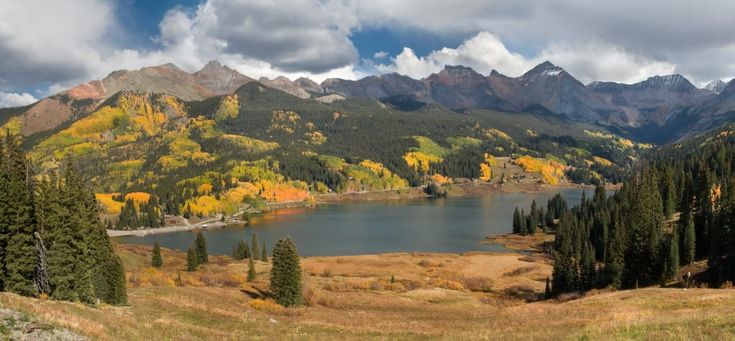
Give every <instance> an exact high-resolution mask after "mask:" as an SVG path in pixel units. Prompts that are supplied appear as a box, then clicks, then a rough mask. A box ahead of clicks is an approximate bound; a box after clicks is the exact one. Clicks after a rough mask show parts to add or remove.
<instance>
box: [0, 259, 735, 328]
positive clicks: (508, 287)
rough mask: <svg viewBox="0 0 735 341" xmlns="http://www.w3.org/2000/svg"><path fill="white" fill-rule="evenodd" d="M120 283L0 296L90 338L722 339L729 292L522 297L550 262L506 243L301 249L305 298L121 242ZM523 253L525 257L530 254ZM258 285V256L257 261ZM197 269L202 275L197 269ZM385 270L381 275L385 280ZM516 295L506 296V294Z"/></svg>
mask: <svg viewBox="0 0 735 341" xmlns="http://www.w3.org/2000/svg"><path fill="white" fill-rule="evenodd" d="M118 250H119V253H120V255H121V256H122V257H123V259H124V261H125V263H126V266H127V270H128V271H129V274H128V275H129V278H130V280H131V281H133V279H134V278H136V276H138V278H143V277H145V276H149V277H148V280H147V281H143V280H141V282H140V283H138V284H134V283H132V282H131V285H130V288H129V296H130V305H129V306H127V307H111V306H101V307H96V308H95V307H88V306H84V305H81V304H76V303H68V302H56V301H48V300H37V299H30V298H24V297H19V296H16V295H12V294H7V293H3V294H0V306H3V307H8V308H11V309H17V310H21V311H25V312H29V313H32V314H34V315H36V316H37V317H38V318H39V319H41V320H43V321H47V322H49V323H52V324H54V325H57V326H59V327H64V328H69V329H71V330H74V331H77V332H79V333H82V334H85V335H88V336H90V337H92V338H94V339H101V340H141V339H146V340H168V339H176V340H201V339H210V340H243V339H269V340H270V339H278V340H292V339H298V340H304V339H306V340H345V339H367V338H375V339H421V340H423V339H457V340H483V339H510V340H554V339H589V340H599V339H602V340H617V339H647V340H648V339H652V340H659V339H665V340H677V339H681V340H690V339H731V338H734V337H735V292H733V291H732V290H723V289H690V290H682V289H641V290H636V291H620V292H606V291H598V292H595V293H593V294H588V295H587V296H585V297H582V298H579V299H576V300H570V301H564V302H562V301H556V300H553V301H540V302H534V303H524V299H527V298H528V293H529V292H530V293H531V294H532V295H537V294H539V293H541V292H542V291H543V288H544V281H545V279H546V277H547V276H548V275H549V273H550V271H551V270H550V265H548V264H547V263H546V262H544V261H542V260H539V259H536V258H535V257H530V258H529V257H525V256H522V255H518V254H487V253H470V254H464V255H461V256H460V255H456V254H410V253H400V254H385V255H366V256H349V257H348V256H344V257H313V258H306V259H303V260H302V265H303V268H304V272H305V293H304V296H305V301H306V303H307V304H306V306H305V307H302V308H297V309H282V308H279V307H278V306H277V305H274V304H273V302H272V301H269V300H260V299H256V300H254V299H251V298H249V297H248V296H247V295H245V294H244V293H243V292H242V291H241V290H240V289H242V288H247V287H248V286H250V284H249V283H245V282H239V281H235V283H234V284H227V283H226V281H225V278H227V276H230V275H233V274H238V273H239V274H245V273H246V272H245V270H246V267H245V266H244V264H243V262H233V261H232V260H230V259H229V258H227V257H211V258H210V264H209V265H206V266H205V267H203V268H202V269H200V270H199V271H197V272H196V273H193V274H189V273H186V272H185V271H182V272H181V273H182V275H183V276H186V277H185V278H189V277H191V278H190V279H191V280H189V279H186V280H182V281H181V282H182V283H181V284H176V283H175V285H173V286H172V285H170V283H169V282H168V281H167V280H162V281H159V279H156V280H152V279H151V278H159V277H161V278H164V279H170V278H174V281H175V282H176V279H175V277H176V274H177V273H178V271H179V270H181V269H183V266H184V262H183V260H184V254H183V253H179V252H172V251H170V250H165V249H164V250H162V251H163V257H164V264H165V265H164V267H163V268H162V269H160V270H156V271H157V272H155V276H153V275H149V272H151V270H150V268H149V267H148V265H147V262H148V255H149V254H150V248H148V247H139V246H121V247H119V248H118ZM531 261H532V262H531ZM257 267H258V268H259V269H258V271H259V274H258V279H257V280H256V284H257V285H258V286H259V287H265V286H267V284H268V283H267V282H268V271H269V268H268V264H266V263H262V262H259V263H258V265H257ZM204 277H209V278H210V279H209V280H206V279H204ZM391 278H392V280H391ZM516 296H517V297H518V298H516Z"/></svg>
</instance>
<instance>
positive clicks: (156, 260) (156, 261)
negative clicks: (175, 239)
mask: <svg viewBox="0 0 735 341" xmlns="http://www.w3.org/2000/svg"><path fill="white" fill-rule="evenodd" d="M151 266H153V267H154V268H160V267H161V266H163V259H162V258H161V245H160V244H159V243H158V242H155V243H153V254H152V255H151Z"/></svg>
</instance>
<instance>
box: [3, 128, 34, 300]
mask: <svg viewBox="0 0 735 341" xmlns="http://www.w3.org/2000/svg"><path fill="white" fill-rule="evenodd" d="M3 166H4V167H5V173H6V174H7V201H6V205H7V206H6V211H5V215H6V219H7V232H6V233H7V236H8V237H7V239H6V240H7V244H6V247H5V252H6V254H5V283H4V289H5V290H6V291H10V292H14V293H17V294H21V295H26V296H30V295H34V294H35V293H36V288H35V285H34V283H33V279H34V275H35V272H36V248H35V242H34V232H35V231H36V221H35V220H36V219H35V216H36V214H35V211H34V205H33V183H32V182H33V177H32V174H31V170H30V167H28V161H27V160H26V157H25V154H24V153H23V151H22V150H21V149H20V147H19V146H18V143H17V142H16V140H15V139H14V138H13V137H12V136H10V137H7V138H6V141H5V162H4V163H3Z"/></svg>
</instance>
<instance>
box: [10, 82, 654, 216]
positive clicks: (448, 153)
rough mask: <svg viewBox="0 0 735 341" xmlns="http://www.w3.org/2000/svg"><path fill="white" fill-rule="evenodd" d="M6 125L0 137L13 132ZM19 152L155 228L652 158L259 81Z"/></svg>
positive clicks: (561, 136) (572, 130) (510, 126)
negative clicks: (252, 209)
mask: <svg viewBox="0 0 735 341" xmlns="http://www.w3.org/2000/svg"><path fill="white" fill-rule="evenodd" d="M13 122H14V121H13V120H10V121H9V122H8V123H6V125H5V127H4V128H5V129H4V130H5V131H6V132H10V133H11V134H13V133H18V132H19V130H18V129H19V128H18V127H14V126H13ZM23 142H24V146H25V147H26V148H28V149H29V150H30V156H31V160H32V163H33V166H34V167H35V169H36V170H37V171H38V172H41V173H44V172H48V171H50V170H55V169H58V168H59V167H60V165H61V164H63V163H64V162H66V161H70V162H72V163H73V164H74V165H76V167H78V168H79V169H80V172H81V174H84V176H85V178H86V179H89V180H90V183H91V184H92V185H93V187H94V189H95V191H96V192H97V199H98V200H99V201H100V202H101V203H102V204H103V207H104V210H105V212H106V213H107V214H108V216H109V217H111V220H110V224H111V225H116V226H117V227H118V228H135V227H138V226H153V227H155V226H158V225H159V223H160V222H161V220H162V216H163V215H164V214H173V215H180V214H181V215H186V216H191V215H199V216H209V215H212V214H215V213H233V212H235V211H237V209H238V207H240V206H241V205H242V203H243V202H248V203H251V204H253V203H257V202H262V201H268V202H283V201H302V200H306V199H308V198H309V197H310V196H311V195H312V194H315V193H327V192H352V191H366V190H382V189H397V188H404V187H408V186H419V185H423V184H426V183H428V182H432V181H437V182H439V183H441V184H444V183H447V182H451V179H456V178H470V179H479V180H480V181H495V182H497V181H500V179H501V178H503V179H504V180H505V179H509V178H511V175H512V174H502V172H501V174H492V171H491V170H490V168H491V167H492V166H495V163H496V160H495V158H496V157H511V162H513V163H515V164H517V165H519V166H521V167H522V168H523V169H524V170H525V171H527V172H531V173H537V174H539V179H540V181H541V182H545V183H549V184H556V183H558V182H559V181H566V180H568V181H572V182H578V183H595V184H599V183H602V182H613V183H614V182H618V181H620V180H621V179H622V177H623V175H624V174H625V173H626V172H627V171H628V170H629V169H631V166H632V164H633V163H634V162H635V160H637V159H638V157H639V155H640V154H641V153H642V152H644V151H646V150H647V149H648V148H650V146H647V145H640V144H636V143H633V142H631V141H629V140H626V139H624V138H621V137H618V136H615V135H613V134H610V133H608V132H605V131H602V130H599V128H594V127H593V126H588V125H585V124H580V123H573V124H572V123H571V122H570V121H568V120H567V119H566V118H564V117H563V116H557V115H553V114H547V115H538V114H525V113H503V112H497V111H490V110H470V111H463V112H461V113H458V112H455V111H451V110H448V109H446V108H444V107H442V106H439V105H430V106H422V107H421V108H418V109H417V110H415V111H401V110H398V109H396V108H393V107H391V106H388V105H386V104H383V103H381V102H379V101H375V100H360V99H343V100H337V101H334V102H332V103H324V102H322V101H319V100H316V99H303V98H299V97H296V96H292V95H289V94H287V93H284V92H281V91H278V90H275V89H272V88H268V87H265V86H263V85H261V84H259V83H257V82H251V83H248V84H246V85H244V86H242V87H241V88H239V89H238V90H237V91H236V92H235V93H233V94H230V95H223V96H216V97H211V98H208V99H206V100H203V101H193V102H185V101H182V100H180V99H178V98H176V97H173V96H171V95H163V94H150V93H138V92H121V93H118V94H116V95H114V96H112V97H110V98H109V99H107V100H106V101H105V102H104V103H102V104H101V105H99V107H98V108H97V109H96V110H95V111H93V112H92V113H91V114H90V115H89V116H87V117H84V118H82V119H79V120H77V121H74V122H72V123H69V124H66V125H63V126H61V127H59V128H57V129H56V130H53V131H51V132H49V133H44V134H38V135H33V136H28V137H26V138H25V140H24V141H23ZM496 173H497V172H496ZM121 212H122V213H124V214H123V217H122V218H124V219H122V222H114V221H117V219H116V218H115V217H116V216H117V215H118V214H120V213H121ZM154 217H155V218H154Z"/></svg>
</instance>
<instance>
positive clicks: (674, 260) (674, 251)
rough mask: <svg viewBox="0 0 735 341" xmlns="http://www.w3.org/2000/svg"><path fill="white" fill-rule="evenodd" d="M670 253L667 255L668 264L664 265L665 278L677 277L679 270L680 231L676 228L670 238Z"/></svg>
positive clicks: (666, 262)
mask: <svg viewBox="0 0 735 341" xmlns="http://www.w3.org/2000/svg"><path fill="white" fill-rule="evenodd" d="M667 244H668V250H667V251H668V253H667V255H666V261H665V264H666V266H665V267H664V275H663V279H664V280H668V279H672V278H674V277H676V273H677V272H678V271H679V233H678V232H677V231H676V229H674V231H673V233H671V235H670V236H669V240H668V243H667Z"/></svg>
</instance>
